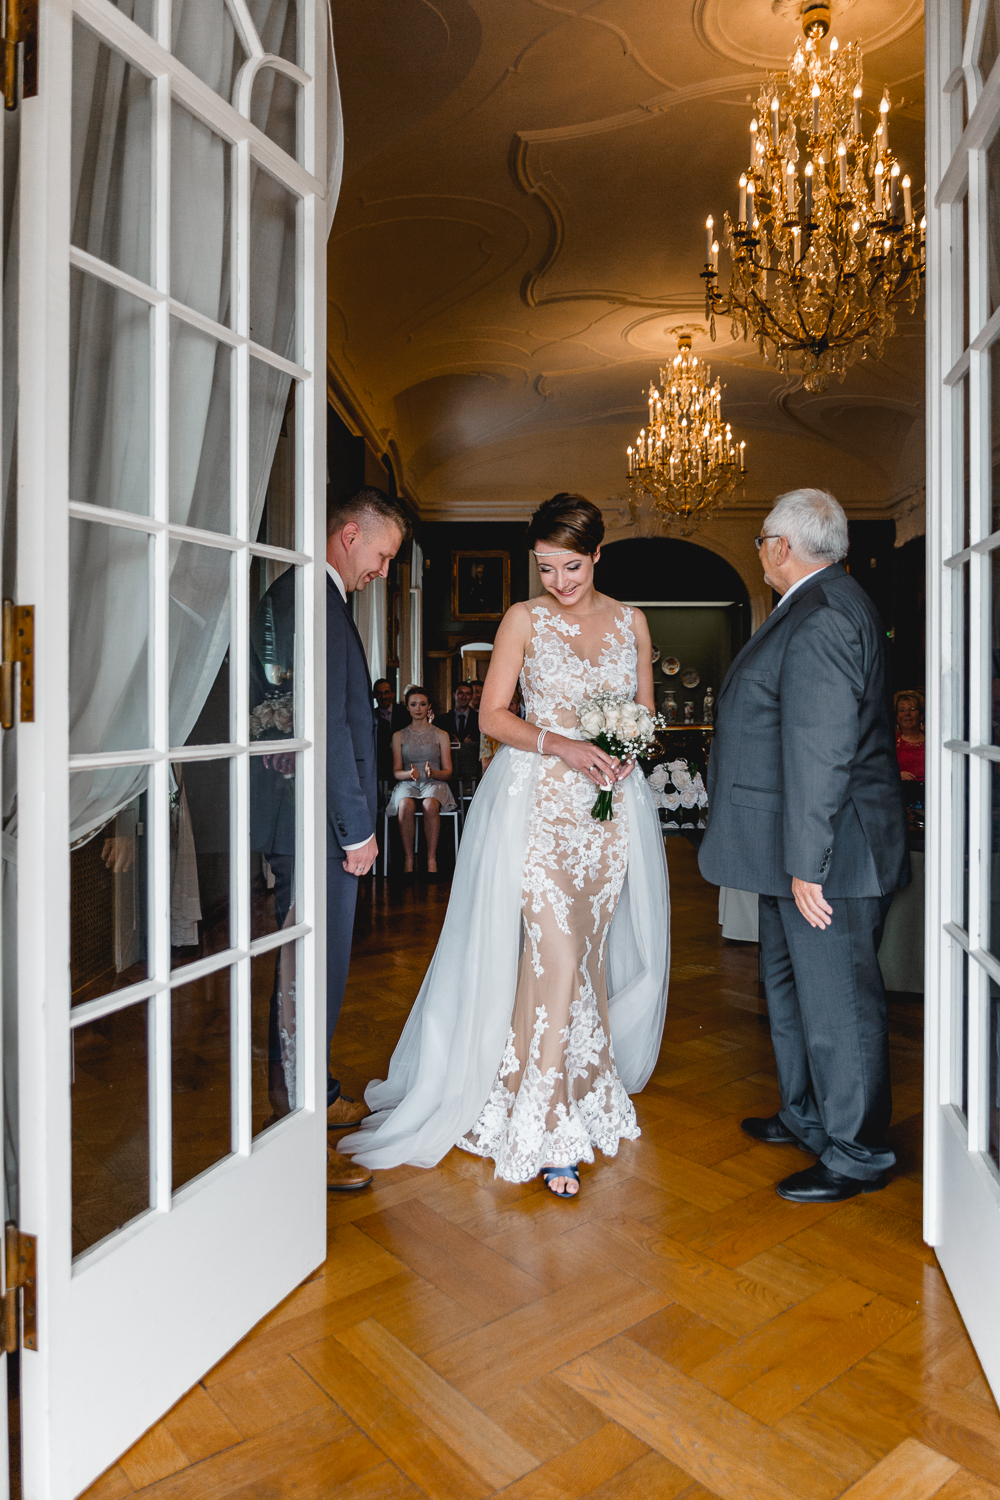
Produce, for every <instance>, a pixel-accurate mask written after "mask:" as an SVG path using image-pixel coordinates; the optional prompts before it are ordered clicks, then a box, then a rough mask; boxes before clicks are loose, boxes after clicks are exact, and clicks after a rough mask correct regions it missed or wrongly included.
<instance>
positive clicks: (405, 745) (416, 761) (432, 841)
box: [387, 687, 455, 875]
mask: <svg viewBox="0 0 1000 1500" xmlns="http://www.w3.org/2000/svg"><path fill="white" fill-rule="evenodd" d="M430 706H431V700H430V698H429V697H428V696H427V693H426V691H425V689H424V688H422V687H411V688H407V690H406V708H407V712H408V713H409V715H410V719H411V720H412V722H411V723H410V725H409V726H408V728H406V729H397V731H396V733H395V734H394V735H393V737H392V767H393V776H394V778H395V781H396V789H395V791H394V792H393V794H392V798H391V800H390V802H389V806H388V808H387V811H388V814H389V816H390V818H396V817H398V818H399V833H400V837H401V839H402V840H403V857H404V863H403V873H404V875H412V874H413V845H414V833H415V829H416V811H417V810H416V805H415V804H416V803H417V802H422V803H423V810H424V834H425V837H426V839H427V873H428V875H436V874H437V848H438V839H439V837H440V834H441V813H442V812H453V811H454V809H455V799H454V797H453V796H452V795H451V789H450V788H449V786H448V785H447V782H448V778H449V776H450V775H451V741H450V739H449V737H448V735H447V734H446V732H445V731H444V730H443V729H438V728H436V727H435V725H433V724H429V723H428V722H427V714H428V711H429V709H430Z"/></svg>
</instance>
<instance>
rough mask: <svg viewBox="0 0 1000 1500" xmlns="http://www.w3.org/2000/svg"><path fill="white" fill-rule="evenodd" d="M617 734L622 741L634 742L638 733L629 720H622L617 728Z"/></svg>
mask: <svg viewBox="0 0 1000 1500" xmlns="http://www.w3.org/2000/svg"><path fill="white" fill-rule="evenodd" d="M618 733H619V734H620V735H621V737H622V739H623V740H634V739H635V738H636V735H637V734H638V733H639V731H638V729H637V728H636V726H635V725H634V724H633V723H632V721H631V720H630V719H623V720H622V722H621V723H620V724H619V726H618Z"/></svg>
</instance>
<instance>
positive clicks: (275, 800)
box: [250, 751, 302, 942]
mask: <svg viewBox="0 0 1000 1500" xmlns="http://www.w3.org/2000/svg"><path fill="white" fill-rule="evenodd" d="M301 760H302V757H301V754H300V755H294V754H292V755H282V754H281V753H280V751H279V753H278V754H276V755H254V756H251V758H250V940H251V942H254V941H256V939H257V938H262V937H267V935H268V933H271V932H280V931H281V930H282V928H285V927H294V926H295V924H296V922H297V921H298V920H299V916H298V911H297V907H296V900H295V892H296V861H295V853H296V837H295V835H296V805H295V792H296V786H295V782H296V773H297V772H299V771H300V769H301Z"/></svg>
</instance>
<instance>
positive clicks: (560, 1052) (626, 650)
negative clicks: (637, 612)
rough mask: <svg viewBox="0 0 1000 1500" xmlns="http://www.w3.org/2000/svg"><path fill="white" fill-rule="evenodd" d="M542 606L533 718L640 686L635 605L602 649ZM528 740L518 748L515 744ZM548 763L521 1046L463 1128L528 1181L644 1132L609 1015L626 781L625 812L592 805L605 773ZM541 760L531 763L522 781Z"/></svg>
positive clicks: (530, 902)
mask: <svg viewBox="0 0 1000 1500" xmlns="http://www.w3.org/2000/svg"><path fill="white" fill-rule="evenodd" d="M531 615H532V626H533V633H532V640H531V643H530V654H528V655H526V657H525V662H524V669H523V672H522V675H521V685H522V691H523V693H524V699H525V704H526V708H527V712H528V715H529V717H530V718H532V719H533V720H534V721H535V722H536V723H539V724H550V725H552V726H553V727H555V726H560V727H561V728H562V729H563V730H564V731H566V730H570V731H572V730H573V729H574V728H575V726H576V711H577V708H578V706H579V705H580V704H581V703H582V702H583V701H584V700H585V699H586V698H589V697H590V696H592V694H594V693H595V692H600V691H601V690H610V691H613V692H616V693H623V694H626V695H627V696H628V697H633V696H634V695H635V689H636V667H637V657H636V649H635V638H634V636H633V635H632V631H631V621H632V611H631V610H630V609H627V608H624V607H623V608H622V609H621V610H620V611H619V612H618V613H617V615H616V618H615V630H614V631H611V632H608V633H607V634H605V635H604V637H603V649H602V651H601V655H600V658H599V660H598V661H597V662H596V663H592V662H590V661H589V660H587V659H586V658H585V657H581V656H578V655H577V653H576V652H575V651H574V650H573V648H572V646H571V645H570V644H569V640H570V639H571V638H573V637H575V636H578V635H579V633H580V626H579V625H578V624H574V623H570V622H569V621H567V620H563V619H562V618H561V617H560V616H558V615H555V614H553V613H552V612H551V611H550V610H549V609H547V608H546V607H545V606H544V605H535V606H534V608H533V609H532V611H531ZM520 754H523V752H515V757H517V756H518V755H520ZM525 759H526V760H527V761H528V762H530V763H531V766H533V767H535V768H537V773H538V774H537V779H536V781H535V783H534V786H533V789H532V793H531V795H532V805H531V810H530V812H529V815H528V837H527V845H526V849H525V859H524V869H523V877H522V888H521V889H522V898H521V910H522V920H523V924H524V939H525V946H524V954H523V956H522V962H521V970H520V974H519V977H518V985H517V995H516V997H515V1002H514V1014H513V1017H512V1025H511V1031H510V1036H509V1038H508V1042H507V1048H506V1051H505V1053H504V1057H503V1062H502V1064H501V1066H500V1068H499V1070H498V1072H497V1077H496V1080H495V1082H494V1084H493V1088H492V1089H491V1091H490V1096H489V1099H488V1100H487V1103H486V1105H485V1107H484V1109H483V1111H482V1113H481V1115H480V1117H479V1119H478V1121H477V1122H476V1124H475V1126H474V1127H473V1129H472V1130H471V1131H470V1132H469V1133H468V1134H467V1135H466V1136H465V1137H464V1138H463V1139H462V1140H461V1141H460V1142H459V1145H460V1146H462V1147H463V1148H464V1149H465V1150H467V1151H472V1152H474V1153H475V1154H477V1155H479V1156H487V1157H492V1159H493V1160H494V1161H495V1163H496V1175H497V1176H498V1177H501V1178H504V1179H506V1180H507V1181H510V1182H525V1181H527V1180H528V1179H529V1178H531V1177H534V1176H536V1175H537V1173H538V1172H539V1171H540V1170H541V1168H542V1167H543V1166H545V1165H548V1164H552V1165H555V1166H568V1165H570V1163H573V1162H579V1161H584V1162H592V1161H593V1160H594V1151H595V1149H596V1150H600V1151H603V1152H604V1153H605V1155H607V1156H614V1155H615V1154H616V1152H617V1150H618V1142H619V1141H620V1140H621V1139H623V1138H624V1139H626V1140H635V1139H636V1138H637V1136H638V1135H639V1127H638V1124H637V1122H636V1117H635V1110H634V1108H633V1106H632V1101H631V1100H630V1099H629V1097H628V1095H627V1094H626V1092H625V1089H624V1087H623V1085H622V1082H621V1080H620V1078H619V1077H618V1071H617V1069H616V1067H615V1060H614V1053H613V1051H612V1047H611V1040H610V1036H609V1027H608V1022H607V977H606V974H605V969H604V959H605V949H606V943H607V936H608V932H609V930H610V927H611V920H612V918H613V916H614V912H615V907H616V906H617V904H618V898H619V896H620V895H621V891H622V887H623V885H624V882H625V875H626V871H627V868H628V820H627V817H626V816H625V814H624V808H623V792H622V790H621V789H619V790H618V792H617V793H616V796H615V812H616V816H615V818H614V819H613V820H611V821H610V822H606V823H601V822H597V821H596V820H595V819H594V818H592V817H591V816H590V809H591V807H592V806H593V801H594V787H593V784H592V783H591V782H590V781H589V780H588V779H587V778H586V777H584V776H581V775H580V774H579V773H578V772H576V771H572V770H571V769H570V768H569V767H568V766H567V765H566V764H565V763H564V762H563V761H562V760H560V759H559V757H558V756H543V757H539V756H537V755H532V754H527V755H525ZM529 769H530V767H526V768H525V769H524V770H523V771H522V770H521V768H520V766H518V769H517V773H516V777H515V783H513V784H512V786H511V789H510V790H511V795H516V793H517V792H520V790H521V789H522V787H523V786H524V784H525V782H526V780H527V777H528V774H529Z"/></svg>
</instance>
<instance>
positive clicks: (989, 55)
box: [979, 0, 1000, 83]
mask: <svg viewBox="0 0 1000 1500" xmlns="http://www.w3.org/2000/svg"><path fill="white" fill-rule="evenodd" d="M998 11H1000V0H986V18H985V20H984V22H983V39H982V42H981V44H980V47H979V67H980V70H981V72H982V75H983V82H984V83H985V81H986V79H987V78H988V77H989V76H990V73H991V72H992V70H993V64H994V63H995V62H996V60H997V53H998V52H1000V29H998V16H997V12H998Z"/></svg>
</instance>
